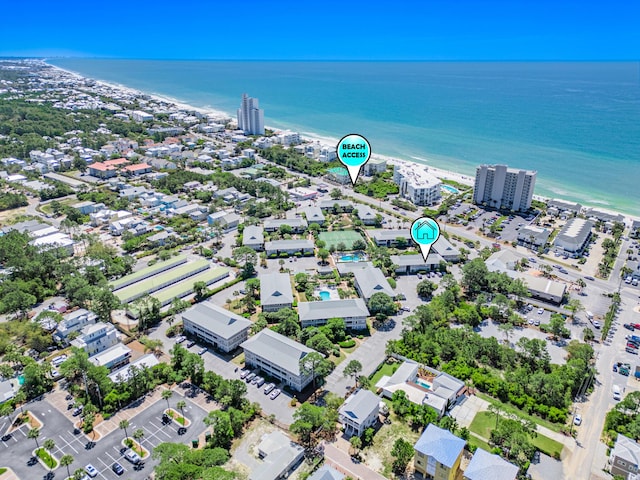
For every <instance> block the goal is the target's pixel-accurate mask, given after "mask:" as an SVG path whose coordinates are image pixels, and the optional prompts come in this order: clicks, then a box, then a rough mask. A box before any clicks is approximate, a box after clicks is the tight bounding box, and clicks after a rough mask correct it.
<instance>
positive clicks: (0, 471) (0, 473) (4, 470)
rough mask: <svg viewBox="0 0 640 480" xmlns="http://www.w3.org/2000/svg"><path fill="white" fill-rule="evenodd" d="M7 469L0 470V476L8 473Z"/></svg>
mask: <svg viewBox="0 0 640 480" xmlns="http://www.w3.org/2000/svg"><path fill="white" fill-rule="evenodd" d="M6 471H7V469H6V468H5V467H2V468H0V475H2V474H3V473H6Z"/></svg>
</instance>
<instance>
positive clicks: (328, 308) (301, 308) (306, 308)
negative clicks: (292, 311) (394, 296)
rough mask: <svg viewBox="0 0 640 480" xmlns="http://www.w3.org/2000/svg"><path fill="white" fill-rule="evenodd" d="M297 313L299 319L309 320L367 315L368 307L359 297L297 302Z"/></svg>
mask: <svg viewBox="0 0 640 480" xmlns="http://www.w3.org/2000/svg"><path fill="white" fill-rule="evenodd" d="M298 313H299V315H300V321H309V320H322V319H329V318H337V317H339V318H348V317H368V316H369V309H368V308H367V305H366V304H365V303H364V300H362V299H361V298H351V299H346V300H325V301H319V302H300V303H299V304H298Z"/></svg>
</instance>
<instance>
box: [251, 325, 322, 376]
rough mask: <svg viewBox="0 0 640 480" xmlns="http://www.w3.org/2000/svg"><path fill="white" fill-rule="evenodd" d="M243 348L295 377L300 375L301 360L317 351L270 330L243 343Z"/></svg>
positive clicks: (265, 330)
mask: <svg viewBox="0 0 640 480" xmlns="http://www.w3.org/2000/svg"><path fill="white" fill-rule="evenodd" d="M241 347H242V348H243V349H244V350H246V351H249V352H252V353H254V354H255V355H257V356H259V357H261V358H263V359H265V360H266V361H268V362H270V363H272V364H273V365H277V366H279V367H280V368H281V369H283V370H286V371H287V372H289V373H291V374H293V375H295V376H299V375H300V360H301V359H302V358H304V357H306V356H307V354H309V353H311V352H314V351H315V350H313V349H311V348H309V347H306V346H304V345H302V344H301V343H298V342H296V341H294V340H291V339H290V338H288V337H285V336H284V335H280V334H279V333H276V332H274V331H273V330H270V329H268V328H266V329H264V330H261V331H260V332H259V333H257V334H256V335H254V336H253V337H251V338H250V339H249V340H247V341H245V342H244V343H242V345H241Z"/></svg>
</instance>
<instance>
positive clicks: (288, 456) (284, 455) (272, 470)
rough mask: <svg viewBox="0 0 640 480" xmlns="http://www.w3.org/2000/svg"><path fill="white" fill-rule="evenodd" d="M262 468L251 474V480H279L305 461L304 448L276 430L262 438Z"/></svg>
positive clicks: (259, 447)
mask: <svg viewBox="0 0 640 480" xmlns="http://www.w3.org/2000/svg"><path fill="white" fill-rule="evenodd" d="M258 457H259V458H260V459H261V460H262V462H261V463H260V466H259V467H258V468H255V469H254V470H253V471H252V472H251V474H249V480H278V479H281V478H287V477H288V476H289V473H290V472H291V471H292V470H293V469H294V468H295V467H296V466H298V464H299V463H300V462H302V460H303V459H304V448H302V447H301V446H300V445H298V444H297V443H294V442H293V441H291V439H290V438H289V437H287V436H286V435H285V434H284V433H282V432H280V431H279V430H276V431H274V432H271V433H266V434H264V435H263V436H262V439H261V441H260V443H259V444H258Z"/></svg>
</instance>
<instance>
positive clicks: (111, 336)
mask: <svg viewBox="0 0 640 480" xmlns="http://www.w3.org/2000/svg"><path fill="white" fill-rule="evenodd" d="M119 342H120V339H119V338H118V332H117V330H116V327H114V326H113V325H112V324H111V323H103V322H98V323H95V324H91V325H87V326H85V327H84V328H83V329H82V330H81V333H80V335H78V337H77V338H75V339H73V340H71V342H70V343H71V345H72V346H74V347H78V348H81V349H83V350H84V351H85V352H87V353H88V354H89V356H90V357H91V356H93V355H95V354H96V353H100V352H103V351H105V350H106V349H107V348H110V347H113V346H114V345H115V344H116V343H119Z"/></svg>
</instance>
